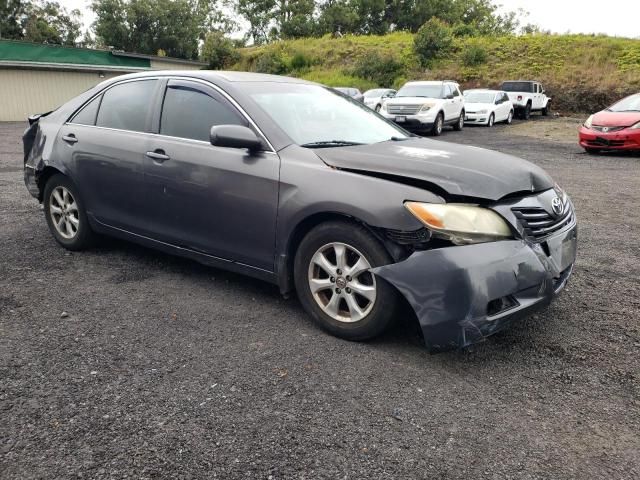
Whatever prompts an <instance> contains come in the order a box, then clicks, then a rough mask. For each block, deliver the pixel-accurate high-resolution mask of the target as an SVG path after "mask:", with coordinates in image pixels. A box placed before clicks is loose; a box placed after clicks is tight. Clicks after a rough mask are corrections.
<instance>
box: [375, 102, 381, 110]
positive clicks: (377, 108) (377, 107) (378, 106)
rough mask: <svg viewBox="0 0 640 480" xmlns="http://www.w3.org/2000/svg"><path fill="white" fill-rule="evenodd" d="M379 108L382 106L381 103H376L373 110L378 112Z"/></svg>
mask: <svg viewBox="0 0 640 480" xmlns="http://www.w3.org/2000/svg"><path fill="white" fill-rule="evenodd" d="M381 108H382V105H380V104H378V105H376V108H375V111H376V112H379V111H380V109H381Z"/></svg>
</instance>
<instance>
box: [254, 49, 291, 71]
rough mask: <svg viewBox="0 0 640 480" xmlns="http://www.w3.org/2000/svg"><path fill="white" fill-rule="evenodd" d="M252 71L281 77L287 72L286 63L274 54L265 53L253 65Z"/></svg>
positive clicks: (280, 56) (278, 55)
mask: <svg viewBox="0 0 640 480" xmlns="http://www.w3.org/2000/svg"><path fill="white" fill-rule="evenodd" d="M253 70H254V71H255V72H259V73H271V74H273V75H283V74H285V73H287V72H288V70H289V68H288V66H287V62H286V61H285V60H284V58H283V57H282V55H280V54H279V53H276V52H265V53H263V54H262V55H260V56H259V57H258V58H257V60H256V62H255V63H254V65H253Z"/></svg>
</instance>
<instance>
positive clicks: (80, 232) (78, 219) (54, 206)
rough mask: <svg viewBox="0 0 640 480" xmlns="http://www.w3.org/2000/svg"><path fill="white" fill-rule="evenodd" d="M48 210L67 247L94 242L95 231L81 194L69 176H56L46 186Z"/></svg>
mask: <svg viewBox="0 0 640 480" xmlns="http://www.w3.org/2000/svg"><path fill="white" fill-rule="evenodd" d="M44 212H45V215H46V218H47V224H48V226H49V230H50V231H51V233H52V234H53V238H55V240H56V242H58V243H59V244H60V245H62V246H63V247H64V248H66V249H67V250H82V249H84V248H87V247H88V246H90V245H91V243H92V240H93V232H92V231H91V227H90V225H89V221H88V220H87V213H86V210H85V207H84V203H83V202H82V199H81V198H80V194H79V193H78V190H77V189H76V186H75V185H74V184H73V182H72V181H71V180H69V178H68V177H65V176H64V175H62V174H56V175H54V176H52V177H51V178H50V179H49V180H48V181H47V184H46V186H45V189H44Z"/></svg>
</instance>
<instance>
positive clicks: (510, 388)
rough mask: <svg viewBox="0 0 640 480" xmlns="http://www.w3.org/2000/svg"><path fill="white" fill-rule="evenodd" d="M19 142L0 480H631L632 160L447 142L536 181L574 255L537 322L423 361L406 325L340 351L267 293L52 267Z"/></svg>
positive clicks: (91, 261) (507, 139)
mask: <svg viewBox="0 0 640 480" xmlns="http://www.w3.org/2000/svg"><path fill="white" fill-rule="evenodd" d="M539 122H549V124H551V123H552V122H558V120H542V119H538V118H536V119H535V120H533V121H532V122H530V125H531V126H532V127H531V128H532V129H534V128H536V126H539V125H540V123H539ZM23 128H24V126H23V125H22V124H0V259H1V260H0V361H1V365H0V409H1V419H0V477H2V478H3V479H13V478H15V479H26V478H78V477H82V478H87V477H88V478H136V479H141V478H224V479H234V478H251V479H253V478H258V479H260V478H263V479H267V478H273V479H281V478H296V479H297V478H306V479H313V478H328V479H362V478H376V479H377V478H380V479H400V478H431V479H440V478H442V479H444V478H446V479H449V478H473V479H481V478H482V479H484V478H493V479H508V478H518V479H527V478H535V479H563V478H579V479H591V478H607V479H618V478H620V479H622V478H628V479H631V478H638V477H639V476H640V453H639V452H640V440H639V436H638V435H639V432H640V414H639V411H640V409H639V406H640V397H639V393H640V389H639V376H640V361H639V357H640V325H639V320H640V296H639V295H638V291H639V285H640V248H639V245H638V243H639V242H638V232H639V231H640V195H639V191H640V157H638V156H596V157H594V156H588V155H586V154H583V153H582V152H581V150H580V149H579V148H578V147H577V146H576V144H575V143H568V142H562V141H557V140H556V141H551V140H548V139H545V138H544V136H543V137H541V138H535V137H534V136H531V135H522V134H521V133H519V134H518V135H515V134H514V132H524V131H526V129H527V127H526V125H524V124H522V123H521V124H520V125H518V126H517V128H516V127H514V129H513V130H512V129H510V128H508V127H504V126H497V127H496V128H494V129H493V130H489V129H486V128H467V129H465V131H464V132H462V133H457V132H448V131H447V132H446V134H445V135H444V136H443V139H444V140H445V141H453V142H462V143H468V144H474V145H480V146H485V147H489V148H493V149H496V150H500V151H504V152H508V153H513V154H517V155H520V156H523V157H525V158H527V159H529V160H531V161H533V162H535V163H537V164H539V165H540V166H542V167H544V168H545V169H547V170H548V171H549V172H550V173H551V174H552V175H553V176H554V177H555V179H556V180H557V181H558V182H559V183H560V184H561V185H563V186H564V187H565V188H566V189H567V190H568V192H569V193H570V195H571V196H572V198H573V201H574V203H575V205H576V208H577V213H578V217H579V224H580V251H579V259H578V262H577V265H576V268H575V273H574V275H573V278H572V279H571V281H570V283H569V285H568V287H567V289H566V290H565V291H564V293H563V294H562V295H561V296H560V297H559V298H558V299H557V301H556V302H555V303H554V304H553V305H551V306H550V307H549V308H548V309H547V310H545V311H543V312H542V313H540V314H539V315H536V316H534V317H532V318H530V319H528V320H526V321H523V322H522V323H520V324H518V325H517V326H516V328H513V329H511V330H509V331H507V332H503V333H500V334H498V335H496V336H494V337H492V338H490V339H489V340H488V341H486V342H484V343H483V344H480V345H477V346H474V347H471V348H469V349H467V350H465V351H461V352H451V353H445V354H439V355H429V354H428V353H427V352H426V351H425V349H424V348H423V347H422V345H421V340H420V338H419V336H418V335H417V334H416V333H415V332H416V330H415V328H414V326H413V324H412V322H411V320H410V319H408V320H402V321H401V322H400V323H399V326H398V327H397V328H396V329H395V330H394V331H392V332H389V333H388V334H386V335H385V336H384V337H383V338H381V339H379V340H377V341H372V342H369V343H350V342H346V341H342V340H339V339H336V338H333V337H331V336H328V335H326V334H324V333H322V332H321V331H320V330H318V329H317V328H316V327H315V326H314V325H313V324H312V323H311V321H310V320H309V319H308V318H307V316H306V315H305V314H304V313H303V311H302V310H301V307H300V305H299V304H298V302H297V301H296V300H284V299H282V298H281V297H280V296H279V294H278V291H277V289H276V287H274V286H271V285H268V284H266V283H262V282H259V281H256V280H252V279H249V278H244V277H241V276H239V275H235V274H231V273H227V272H224V271H220V270H215V269H210V268H205V267H203V266H200V265H198V264H196V263H193V262H190V261H187V260H182V259H179V258H173V257H170V256H167V255H164V254H160V253H156V252H154V251H150V250H146V249H143V248H140V247H137V246H134V245H130V244H126V243H122V242H117V241H104V242H102V244H101V245H100V246H99V247H97V248H95V249H93V250H91V251H87V252H81V253H74V254H70V253H68V252H65V251H64V250H62V249H61V248H60V247H58V246H57V245H56V244H55V242H54V241H53V239H52V237H51V236H50V234H49V232H48V231H47V227H46V224H45V220H44V218H43V214H42V211H41V209H40V208H39V205H38V204H37V202H36V201H35V200H34V199H32V198H31V197H30V196H29V194H28V193H27V191H26V189H25V188H24V185H23V183H22V172H21V163H22V160H21V143H20V134H21V131H22V129H23ZM567 128H569V127H567ZM571 128H573V127H571ZM567 135H571V134H570V132H569V133H568V134H567ZM63 312H65V313H64V314H63Z"/></svg>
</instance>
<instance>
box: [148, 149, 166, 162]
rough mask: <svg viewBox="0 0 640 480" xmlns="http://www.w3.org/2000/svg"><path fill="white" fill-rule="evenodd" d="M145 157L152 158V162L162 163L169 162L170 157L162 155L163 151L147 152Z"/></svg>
mask: <svg viewBox="0 0 640 480" xmlns="http://www.w3.org/2000/svg"><path fill="white" fill-rule="evenodd" d="M146 155H147V157H149V158H152V159H153V161H154V162H158V163H162V162H166V161H167V160H169V159H170V158H171V157H170V156H169V155H167V154H166V153H164V150H160V149H157V150H154V151H153V152H147V153H146Z"/></svg>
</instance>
